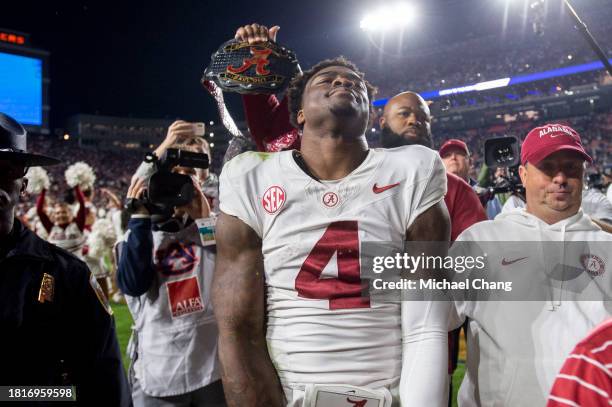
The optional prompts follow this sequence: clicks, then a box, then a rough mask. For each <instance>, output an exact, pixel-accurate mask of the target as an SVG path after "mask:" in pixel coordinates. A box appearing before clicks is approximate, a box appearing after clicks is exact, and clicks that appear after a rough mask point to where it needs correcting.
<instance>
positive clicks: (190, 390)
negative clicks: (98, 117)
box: [117, 123, 225, 406]
mask: <svg viewBox="0 0 612 407" xmlns="http://www.w3.org/2000/svg"><path fill="white" fill-rule="evenodd" d="M175 124H176V123H175ZM175 124H173V126H174V128H172V126H171V130H170V131H169V138H173V139H174V141H175V142H174V143H165V144H163V145H162V146H160V147H162V149H163V150H164V151H163V153H166V152H170V151H171V150H167V151H166V149H169V148H175V149H178V151H179V153H184V152H191V153H201V152H202V145H201V143H198V142H194V141H193V140H190V139H189V138H188V137H187V138H186V137H184V136H186V135H187V136H188V135H189V134H190V131H189V130H188V129H187V127H188V126H185V125H175ZM187 124H189V123H187ZM177 129H178V130H177ZM175 130H176V131H175ZM175 136H176V137H175ZM167 139H168V138H167ZM176 141H180V143H176ZM157 151H158V152H159V151H160V149H158V150H157ZM160 155H161V156H162V158H161V159H159V160H158V163H156V166H155V167H156V168H157V169H158V173H159V172H161V170H160V167H161V165H162V164H163V161H164V158H163V157H164V155H165V154H161V153H160ZM179 157H180V156H179ZM179 161H180V160H179ZM159 162H161V163H162V164H159ZM169 171H171V174H164V176H165V177H168V176H169V177H172V176H176V175H177V174H182V175H187V176H189V177H191V186H192V187H193V188H192V190H193V198H192V199H191V200H190V201H189V202H188V203H187V204H185V205H180V206H173V207H171V208H170V214H169V216H164V215H163V214H162V215H160V214H159V213H157V212H158V209H159V206H156V205H155V204H154V203H152V202H149V201H148V200H149V199H150V198H151V194H150V193H149V192H151V191H147V189H153V186H152V185H153V183H152V182H149V183H148V184H147V182H146V178H140V177H138V176H135V177H134V178H133V179H132V183H131V185H130V187H129V190H128V194H127V198H128V202H129V207H130V208H131V210H132V216H131V218H130V221H129V223H128V231H127V233H126V235H125V238H124V241H123V242H121V243H119V245H118V247H117V249H118V254H119V255H118V258H119V261H118V263H119V264H118V271H117V280H118V285H119V287H120V288H121V290H122V291H123V292H124V293H125V294H126V299H127V303H128V306H129V309H130V312H131V313H132V316H133V318H134V330H133V334H132V338H131V341H130V345H129V347H128V351H129V353H130V357H131V359H132V364H131V367H130V380H131V383H132V396H133V399H134V405H135V406H151V405H154V406H158V405H160V406H161V405H163V406H175V405H176V406H178V405H181V406H182V405H194V406H195V405H197V406H224V405H225V402H224V398H223V388H222V386H221V381H220V380H219V378H220V375H219V370H218V361H217V335H218V330H217V324H216V321H215V319H214V315H213V310H212V305H211V303H210V284H211V282H212V275H213V270H214V261H215V252H214V246H211V245H210V244H211V243H214V241H210V240H205V239H204V238H203V237H202V236H200V234H199V230H198V229H199V228H198V225H197V222H199V221H200V220H204V221H210V220H211V219H210V216H211V211H210V205H209V202H208V200H207V198H206V197H205V195H204V193H203V192H202V189H201V187H200V185H201V184H202V182H203V181H204V179H203V178H204V176H206V175H207V171H206V170H205V169H199V168H198V169H196V168H189V167H186V166H179V165H176V164H174V162H172V163H171V164H170V168H169ZM150 172H155V169H154V168H152V166H151V165H149V164H143V165H142V166H141V168H139V171H138V172H137V174H146V173H150ZM158 179H159V178H158ZM159 187H162V188H166V187H168V188H170V187H172V186H171V185H161V186H159V185H158V186H157V188H159ZM185 187H186V185H183V186H182V187H181V195H182V194H183V192H184V190H185ZM187 196H189V194H187ZM168 199H169V200H172V199H175V200H176V197H168ZM151 210H153V211H154V212H155V213H151V212H150V211H151Z"/></svg>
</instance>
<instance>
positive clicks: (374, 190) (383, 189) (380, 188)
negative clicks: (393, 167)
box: [372, 182, 400, 194]
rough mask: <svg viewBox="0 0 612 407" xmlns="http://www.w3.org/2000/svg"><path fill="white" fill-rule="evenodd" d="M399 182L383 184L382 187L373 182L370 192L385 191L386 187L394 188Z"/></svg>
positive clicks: (378, 192)
mask: <svg viewBox="0 0 612 407" xmlns="http://www.w3.org/2000/svg"><path fill="white" fill-rule="evenodd" d="M399 184H400V183H399V182H398V183H396V184H391V185H385V186H384V187H379V186H378V185H376V184H374V186H373V187H372V192H374V193H375V194H380V193H381V192H385V191H386V190H388V189H391V188H395V187H396V186H398V185H399Z"/></svg>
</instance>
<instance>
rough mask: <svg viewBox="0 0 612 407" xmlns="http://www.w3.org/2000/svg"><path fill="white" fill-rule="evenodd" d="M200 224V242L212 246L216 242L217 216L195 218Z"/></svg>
mask: <svg viewBox="0 0 612 407" xmlns="http://www.w3.org/2000/svg"><path fill="white" fill-rule="evenodd" d="M195 222H196V225H197V226H198V233H199V235H200V242H201V243H202V246H211V245H214V244H216V241H215V224H216V223H217V219H216V218H215V217H210V218H200V219H196V220H195Z"/></svg>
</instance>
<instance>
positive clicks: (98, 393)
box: [0, 113, 132, 406]
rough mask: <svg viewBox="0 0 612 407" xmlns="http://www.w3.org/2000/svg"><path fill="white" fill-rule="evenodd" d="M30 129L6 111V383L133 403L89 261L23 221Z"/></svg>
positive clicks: (1, 229)
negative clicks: (19, 211)
mask: <svg viewBox="0 0 612 407" xmlns="http://www.w3.org/2000/svg"><path fill="white" fill-rule="evenodd" d="M58 163H59V161H58V160H56V159H54V158H50V157H46V156H42V155H36V154H28V153H27V152H26V131H25V130H24V128H23V127H22V126H21V125H20V124H19V123H18V122H17V121H16V120H14V119H13V118H11V117H10V116H7V115H5V114H3V113H0V360H1V361H2V368H0V385H3V386H8V385H18V386H61V385H67V386H74V389H75V393H76V403H74V404H73V405H78V406H93V405H105V406H130V405H131V404H132V401H131V397H130V392H129V389H128V385H127V379H126V376H125V371H124V369H123V365H122V363H121V355H120V351H119V345H118V342H117V338H116V336H115V324H114V320H113V317H112V310H111V308H110V306H109V305H108V302H107V300H106V298H105V297H104V294H103V293H102V292H101V290H100V287H99V286H98V284H97V282H96V279H95V277H93V275H92V274H91V272H90V271H89V269H88V268H87V266H86V265H85V263H83V262H82V261H80V260H78V259H77V258H76V257H74V256H73V255H71V254H69V253H68V252H66V251H64V250H62V249H60V248H58V247H56V246H53V245H51V244H49V243H47V242H45V241H43V240H41V239H40V238H38V237H37V236H36V235H35V234H34V233H32V232H31V231H30V230H28V229H27V228H26V227H24V225H23V224H22V223H21V222H20V221H19V220H18V219H17V218H15V205H16V204H17V202H18V200H19V196H20V195H23V194H24V193H25V190H26V185H27V179H25V178H24V174H25V172H26V170H27V168H28V167H31V166H44V165H54V164H58Z"/></svg>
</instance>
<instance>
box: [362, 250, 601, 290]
mask: <svg viewBox="0 0 612 407" xmlns="http://www.w3.org/2000/svg"><path fill="white" fill-rule="evenodd" d="M608 250H609V248H606V244H605V243H602V242H455V243H454V244H453V246H452V247H450V248H448V243H447V242H406V243H405V244H403V245H402V244H397V243H389V242H384V243H383V242H376V243H371V242H369V243H363V244H362V246H361V251H362V253H361V278H362V283H363V284H364V291H363V294H364V295H368V296H369V297H371V298H372V299H373V300H374V301H377V300H380V301H388V300H392V301H395V300H397V299H410V300H413V299H417V300H418V299H432V298H434V299H439V300H451V301H452V300H457V299H461V300H478V301H483V300H484V301H498V300H502V301H507V300H510V301H546V300H551V299H555V300H560V301H563V300H577V301H592V300H594V301H601V300H604V301H606V300H610V299H611V298H612V293H611V290H612V278H611V271H610V270H609V269H610V267H612V265H607V264H605V262H604V260H602V259H605V258H606V253H607V251H608ZM437 253H442V254H437ZM365 286H367V287H365ZM407 295H408V297H407ZM551 297H552V298H551Z"/></svg>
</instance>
